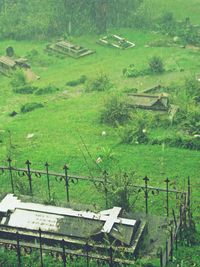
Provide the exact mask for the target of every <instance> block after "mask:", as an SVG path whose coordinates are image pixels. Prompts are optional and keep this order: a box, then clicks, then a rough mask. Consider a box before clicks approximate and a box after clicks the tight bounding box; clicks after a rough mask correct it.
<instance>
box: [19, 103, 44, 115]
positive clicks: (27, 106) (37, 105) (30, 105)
mask: <svg viewBox="0 0 200 267" xmlns="http://www.w3.org/2000/svg"><path fill="white" fill-rule="evenodd" d="M42 107H44V105H43V104H41V103H35V102H33V103H27V104H25V105H23V106H22V107H21V112H22V113H26V112H30V111H33V110H34V109H38V108H42Z"/></svg>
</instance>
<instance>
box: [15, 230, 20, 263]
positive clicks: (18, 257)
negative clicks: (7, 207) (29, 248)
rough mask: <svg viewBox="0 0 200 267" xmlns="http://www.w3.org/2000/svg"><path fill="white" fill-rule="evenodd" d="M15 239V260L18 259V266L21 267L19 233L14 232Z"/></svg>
mask: <svg viewBox="0 0 200 267" xmlns="http://www.w3.org/2000/svg"><path fill="white" fill-rule="evenodd" d="M16 241H17V260H18V267H21V248H20V243H19V242H20V241H19V233H18V231H17V232H16Z"/></svg>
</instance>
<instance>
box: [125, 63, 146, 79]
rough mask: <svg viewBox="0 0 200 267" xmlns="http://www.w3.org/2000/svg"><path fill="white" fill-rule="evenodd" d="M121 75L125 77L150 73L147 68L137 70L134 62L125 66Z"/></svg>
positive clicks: (135, 76)
mask: <svg viewBox="0 0 200 267" xmlns="http://www.w3.org/2000/svg"><path fill="white" fill-rule="evenodd" d="M122 72H123V75H124V76H125V77H127V78H137V77H139V76H145V75H149V74H151V72H150V70H149V69H143V70H138V69H136V67H135V65H134V64H130V65H129V66H128V67H127V68H124V69H123V71H122Z"/></svg>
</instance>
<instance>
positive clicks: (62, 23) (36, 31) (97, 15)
mask: <svg viewBox="0 0 200 267" xmlns="http://www.w3.org/2000/svg"><path fill="white" fill-rule="evenodd" d="M140 3H141V0H117V1H116V0H110V1H98V0H92V1H87V0H83V1H72V0H62V1H59V3H57V2H55V1H49V0H43V1H39V0H34V1H27V0H18V1H15V3H14V4H13V1H7V0H4V2H3V4H2V6H3V8H0V35H1V36H3V37H4V38H14V39H18V40H19V39H33V38H38V39H41V38H43V39H44V38H47V37H52V36H62V35H66V34H70V35H71V34H79V35H80V34H83V33H88V32H98V33H103V32H105V31H106V29H107V27H113V26H115V27H116V26H121V27H127V26H132V21H133V18H134V17H135V10H136V8H137V7H138V6H139V5H140ZM44 11H45V12H44ZM13 14H15V15H14V16H13Z"/></svg>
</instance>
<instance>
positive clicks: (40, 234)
mask: <svg viewBox="0 0 200 267" xmlns="http://www.w3.org/2000/svg"><path fill="white" fill-rule="evenodd" d="M39 243H40V264H41V267H43V266H44V264H43V257H42V230H41V229H40V228H39Z"/></svg>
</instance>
